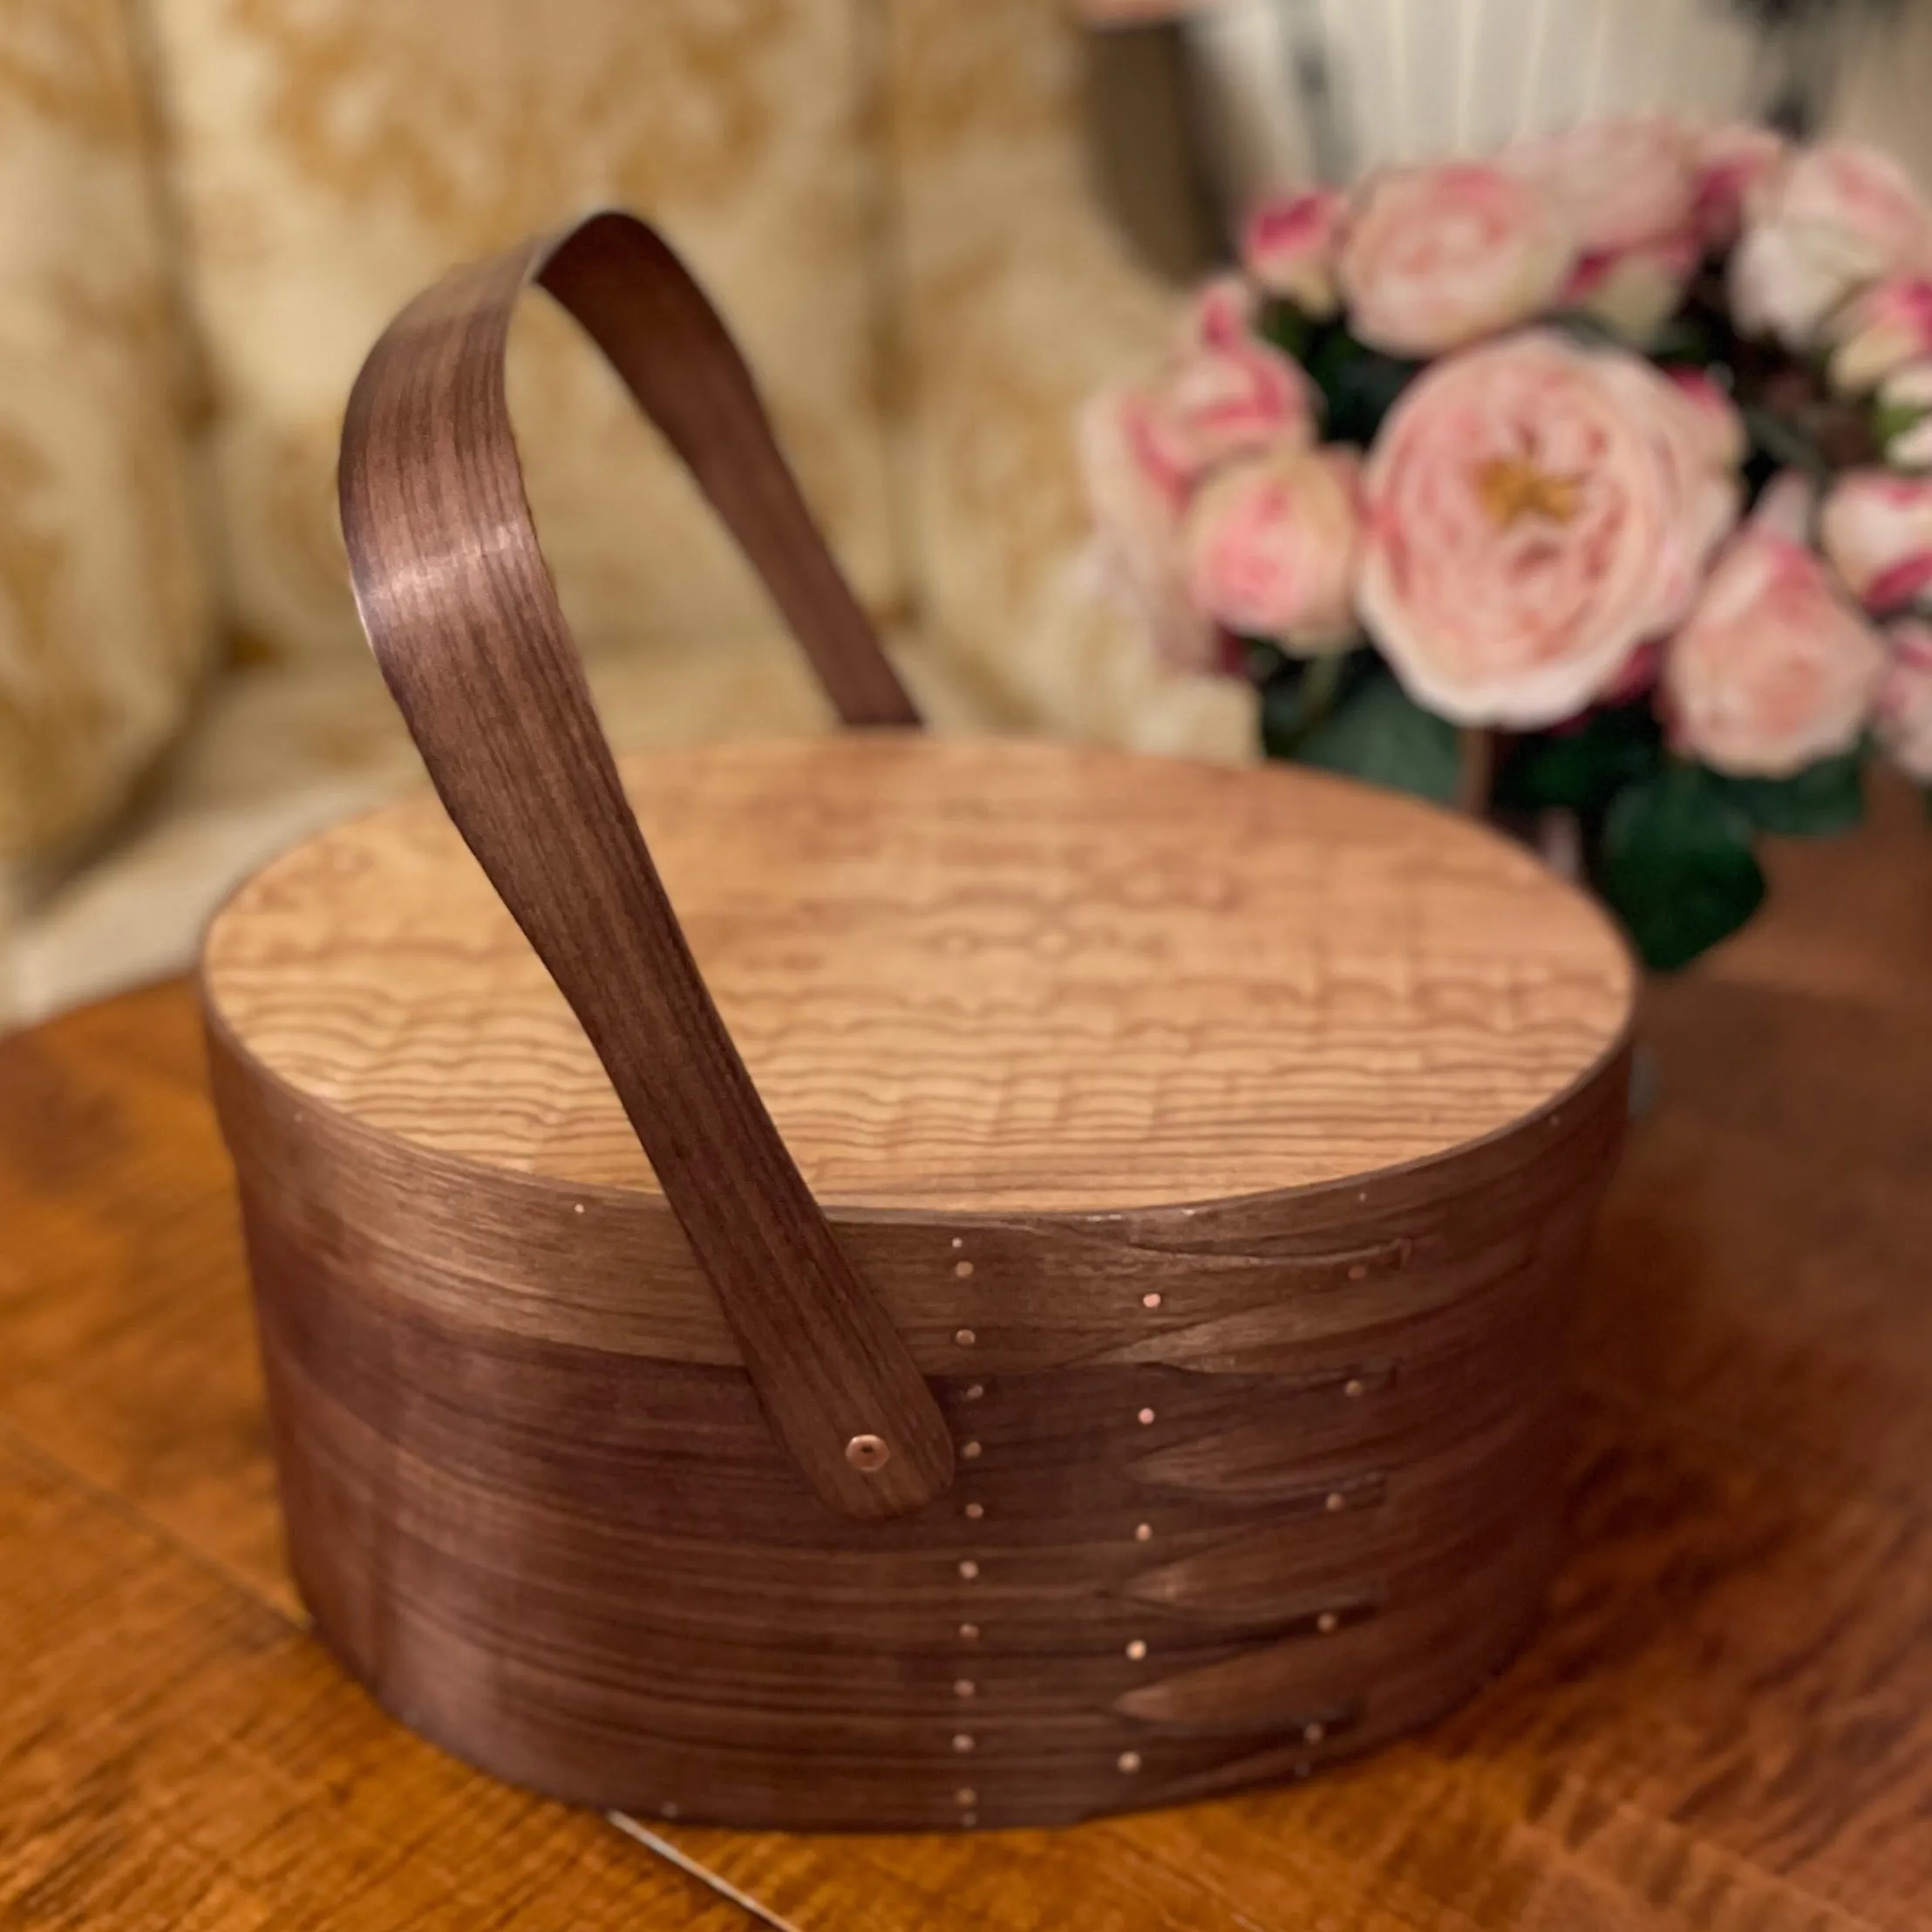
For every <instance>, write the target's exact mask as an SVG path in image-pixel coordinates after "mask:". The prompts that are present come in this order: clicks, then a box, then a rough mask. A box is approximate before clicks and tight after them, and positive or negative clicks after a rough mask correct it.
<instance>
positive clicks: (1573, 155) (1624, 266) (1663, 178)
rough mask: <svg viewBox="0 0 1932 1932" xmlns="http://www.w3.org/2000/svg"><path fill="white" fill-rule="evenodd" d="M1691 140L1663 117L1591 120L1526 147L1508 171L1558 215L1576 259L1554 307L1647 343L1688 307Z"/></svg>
mask: <svg viewBox="0 0 1932 1932" xmlns="http://www.w3.org/2000/svg"><path fill="white" fill-rule="evenodd" d="M1695 160H1696V155H1695V150H1694V149H1693V146H1692V144H1691V139H1690V134H1689V133H1688V132H1687V131H1686V130H1685V129H1684V127H1683V126H1681V125H1680V124H1679V123H1677V121H1674V120H1671V119H1667V118H1666V117H1664V116H1663V115H1644V116H1630V117H1627V118H1624V119H1616V120H1602V121H1587V122H1585V123H1584V124H1583V125H1582V126H1580V127H1575V128H1572V129H1570V130H1569V131H1568V133H1562V134H1555V135H1552V136H1550V137H1549V138H1548V139H1545V140H1537V141H1526V142H1524V143H1522V144H1521V145H1520V146H1517V147H1515V148H1513V149H1512V150H1511V151H1510V153H1509V154H1508V156H1507V165H1508V166H1509V167H1511V168H1512V169H1513V170H1514V171H1515V172H1517V173H1521V174H1523V175H1524V176H1526V178H1528V179H1532V180H1536V181H1538V182H1540V183H1541V185H1542V187H1543V188H1544V190H1545V192H1547V193H1548V194H1551V195H1553V196H1554V199H1555V201H1556V204H1557V206H1558V207H1560V208H1561V210H1562V212H1563V214H1564V216H1565V218H1566V219H1567V221H1568V224H1569V228H1570V231H1571V233H1572V235H1574V236H1575V242H1576V246H1577V249H1578V257H1577V261H1576V264H1575V267H1574V268H1573V269H1572V270H1571V271H1570V276H1569V279H1568V282H1567V283H1566V284H1565V286H1564V289H1563V291H1562V294H1561V297H1560V300H1561V303H1562V305H1563V306H1564V307H1565V308H1577V309H1582V310H1587V311H1588V312H1589V313H1590V314H1592V315H1594V316H1597V317H1598V318H1599V319H1600V320H1602V322H1604V323H1608V324H1609V326H1610V327H1611V328H1612V329H1614V330H1616V332H1617V333H1618V334H1619V335H1620V336H1622V337H1624V338H1625V339H1626V340H1627V341H1630V342H1646V341H1648V340H1649V339H1650V337H1651V336H1653V335H1655V334H1656V330H1657V327H1658V325H1659V324H1660V323H1663V320H1664V319H1665V317H1666V316H1669V315H1670V313H1671V312H1672V311H1673V310H1675V309H1676V308H1677V304H1678V303H1680V302H1681V301H1682V300H1683V299H1684V289H1685V288H1686V287H1688V286H1689V283H1690V277H1691V276H1692V275H1693V274H1694V273H1695V272H1696V270H1697V263H1698V262H1700V261H1701V260H1702V259H1703V255H1704V242H1703V237H1702V236H1701V235H1699V234H1698V233H1697V226H1696V190H1697V173H1696V167H1695Z"/></svg>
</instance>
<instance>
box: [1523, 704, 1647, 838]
mask: <svg viewBox="0 0 1932 1932" xmlns="http://www.w3.org/2000/svg"><path fill="white" fill-rule="evenodd" d="M1662 763H1663V729H1662V727H1661V726H1660V725H1659V724H1657V721H1656V717H1655V716H1654V715H1653V713H1652V711H1651V710H1650V705H1649V704H1648V703H1643V704H1620V705H1618V706H1616V708H1615V709H1614V710H1609V711H1593V712H1591V714H1590V715H1589V717H1588V718H1586V719H1585V720H1584V721H1583V723H1582V724H1581V725H1580V726H1578V727H1577V728H1576V729H1575V730H1574V731H1561V732H1552V731H1538V732H1533V733H1531V734H1529V735H1527V736H1526V737H1523V738H1518V739H1516V740H1515V741H1514V743H1512V744H1511V745H1510V746H1509V748H1508V752H1507V755H1506V756H1505V758H1504V759H1503V763H1502V766H1501V769H1500V771H1498V772H1497V774H1496V785H1495V797H1496V802H1497V804H1499V805H1501V806H1514V807H1517V808H1519V809H1521V810H1524V811H1531V812H1537V811H1545V810H1548V808H1549V807H1551V806H1561V807H1562V808H1563V809H1565V810H1567V811H1570V812H1575V813H1581V814H1582V816H1583V817H1585V818H1595V817H1597V816H1598V815H1600V814H1601V813H1602V812H1603V811H1605V810H1606V809H1607V808H1608V806H1609V802H1610V800H1611V799H1613V798H1615V797H1616V794H1617V793H1619V792H1621V791H1622V789H1623V787H1624V786H1626V785H1629V784H1630V783H1631V782H1632V781H1633V780H1635V779H1641V778H1644V777H1647V776H1648V775H1649V774H1650V772H1654V771H1656V768H1657V767H1658V766H1659V765H1661V764H1662Z"/></svg>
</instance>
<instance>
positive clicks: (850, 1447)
mask: <svg viewBox="0 0 1932 1932" xmlns="http://www.w3.org/2000/svg"><path fill="white" fill-rule="evenodd" d="M845 1459H846V1460H847V1462H849V1463H850V1464H851V1465H852V1466H853V1467H854V1469H862V1470H864V1471H865V1473H867V1475H868V1476H869V1475H870V1474H871V1473H873V1471H874V1470H875V1469H883V1468H884V1467H885V1466H886V1465H887V1464H888V1462H890V1461H891V1460H892V1450H891V1449H890V1447H889V1446H888V1445H887V1443H886V1441H885V1439H884V1438H883V1437H881V1436H854V1438H853V1439H852V1440H851V1441H850V1442H848V1443H847V1445H846V1446H845Z"/></svg>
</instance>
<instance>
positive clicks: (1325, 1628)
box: [1315, 1610, 1342, 1636]
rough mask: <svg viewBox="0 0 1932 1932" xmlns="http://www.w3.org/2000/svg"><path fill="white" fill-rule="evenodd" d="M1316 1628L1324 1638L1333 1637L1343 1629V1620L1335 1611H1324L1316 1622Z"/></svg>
mask: <svg viewBox="0 0 1932 1932" xmlns="http://www.w3.org/2000/svg"><path fill="white" fill-rule="evenodd" d="M1315 1628H1316V1629H1317V1630H1319V1631H1320V1632H1321V1633H1322V1635H1323V1636H1334V1635H1335V1633H1336V1632H1337V1630H1338V1629H1341V1628H1342V1620H1341V1618H1340V1617H1338V1616H1337V1615H1336V1614H1335V1612H1334V1611H1333V1610H1323V1612H1322V1614H1321V1615H1320V1616H1318V1617H1316V1620H1315Z"/></svg>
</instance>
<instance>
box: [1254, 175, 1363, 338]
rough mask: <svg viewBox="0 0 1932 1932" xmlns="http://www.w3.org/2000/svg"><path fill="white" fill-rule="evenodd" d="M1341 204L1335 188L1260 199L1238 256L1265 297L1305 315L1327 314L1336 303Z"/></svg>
mask: <svg viewBox="0 0 1932 1932" xmlns="http://www.w3.org/2000/svg"><path fill="white" fill-rule="evenodd" d="M1346 207H1347V200H1346V198H1345V197H1344V195H1343V194H1341V192H1340V191H1339V190H1338V189H1336V188H1332V187H1316V188H1310V189H1308V190H1307V191H1306V192H1304V193H1303V194H1283V195H1278V196H1276V198H1275V199H1274V200H1272V201H1263V202H1262V204H1261V206H1260V207H1257V208H1256V209H1255V212H1254V213H1253V214H1250V215H1249V216H1248V220H1247V222H1246V223H1245V224H1244V225H1243V227H1242V237H1241V258H1242V264H1243V265H1244V266H1245V267H1246V269H1247V270H1248V274H1249V275H1250V276H1253V277H1254V279H1255V282H1257V283H1258V284H1259V285H1260V286H1261V287H1262V288H1263V289H1267V290H1268V292H1269V294H1270V295H1275V296H1284V297H1285V298H1286V299H1287V300H1288V301H1289V302H1292V303H1294V304H1295V306H1296V308H1297V309H1299V310H1301V311H1302V313H1303V315H1305V316H1331V315H1333V314H1334V313H1335V310H1336V306H1337V303H1339V302H1340V300H1341V294H1340V291H1339V290H1338V289H1337V288H1336V285H1335V260H1336V256H1337V254H1338V253H1339V252H1340V249H1341V242H1342V217H1343V214H1344V209H1345V208H1346Z"/></svg>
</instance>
